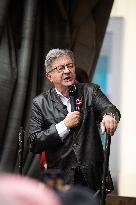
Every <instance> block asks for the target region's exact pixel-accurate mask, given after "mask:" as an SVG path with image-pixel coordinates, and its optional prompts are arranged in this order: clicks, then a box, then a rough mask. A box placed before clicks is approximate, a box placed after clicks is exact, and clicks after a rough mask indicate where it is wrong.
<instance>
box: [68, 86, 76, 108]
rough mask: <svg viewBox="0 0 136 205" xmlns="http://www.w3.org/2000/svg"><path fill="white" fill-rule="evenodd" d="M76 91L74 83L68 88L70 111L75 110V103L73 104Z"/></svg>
mask: <svg viewBox="0 0 136 205" xmlns="http://www.w3.org/2000/svg"><path fill="white" fill-rule="evenodd" d="M76 93H77V88H76V86H75V85H72V86H71V87H70V88H69V97H70V103H71V112H74V111H75V110H76V104H75V96H76Z"/></svg>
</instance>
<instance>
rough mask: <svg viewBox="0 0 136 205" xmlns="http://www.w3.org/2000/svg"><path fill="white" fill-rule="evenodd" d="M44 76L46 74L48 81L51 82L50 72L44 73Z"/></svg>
mask: <svg viewBox="0 0 136 205" xmlns="http://www.w3.org/2000/svg"><path fill="white" fill-rule="evenodd" d="M45 76H46V78H48V80H49V81H50V82H52V77H51V74H50V73H45Z"/></svg>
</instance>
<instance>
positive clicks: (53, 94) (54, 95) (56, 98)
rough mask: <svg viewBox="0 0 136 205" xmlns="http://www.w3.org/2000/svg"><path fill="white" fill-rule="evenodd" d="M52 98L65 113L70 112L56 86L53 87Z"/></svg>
mask: <svg viewBox="0 0 136 205" xmlns="http://www.w3.org/2000/svg"><path fill="white" fill-rule="evenodd" d="M51 99H52V101H53V103H54V106H55V108H56V109H58V110H59V111H60V112H61V113H63V114H64V115H67V114H68V111H67V108H66V106H65V105H64V104H63V103H62V101H61V99H60V96H59V95H58V94H57V92H56V90H55V89H54V88H52V90H51Z"/></svg>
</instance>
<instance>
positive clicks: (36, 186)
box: [0, 174, 61, 205]
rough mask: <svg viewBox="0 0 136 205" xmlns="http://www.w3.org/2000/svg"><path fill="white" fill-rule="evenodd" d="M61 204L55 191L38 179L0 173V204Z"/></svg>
mask: <svg viewBox="0 0 136 205" xmlns="http://www.w3.org/2000/svg"><path fill="white" fill-rule="evenodd" d="M1 199H2V202H3V201H4V200H5V204H8V202H10V203H9V204H11V205H12V204H14V205H61V203H60V201H59V198H58V196H57V195H56V193H55V192H54V191H53V190H51V189H50V188H49V187H47V186H44V185H43V184H42V183H40V182H39V181H36V180H34V179H30V178H28V177H24V176H20V175H15V174H0V204H1Z"/></svg>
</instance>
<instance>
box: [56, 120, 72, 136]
mask: <svg viewBox="0 0 136 205" xmlns="http://www.w3.org/2000/svg"><path fill="white" fill-rule="evenodd" d="M55 126H56V129H57V131H58V134H59V136H60V137H61V138H62V137H66V136H67V135H68V134H69V131H70V129H69V128H67V127H66V125H65V124H64V121H61V122H59V123H58V124H56V125H55Z"/></svg>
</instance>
